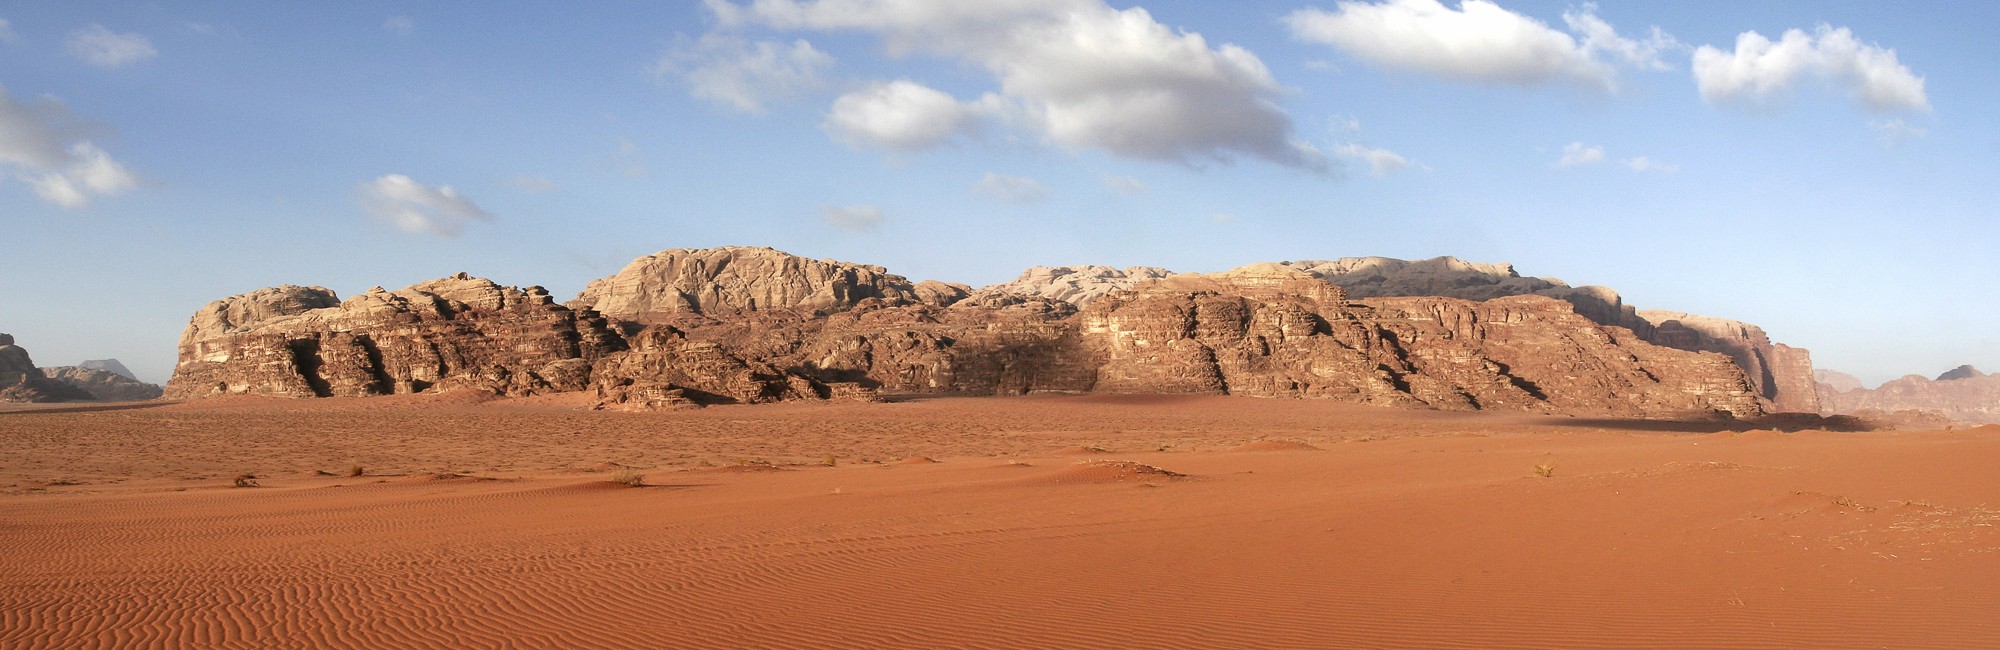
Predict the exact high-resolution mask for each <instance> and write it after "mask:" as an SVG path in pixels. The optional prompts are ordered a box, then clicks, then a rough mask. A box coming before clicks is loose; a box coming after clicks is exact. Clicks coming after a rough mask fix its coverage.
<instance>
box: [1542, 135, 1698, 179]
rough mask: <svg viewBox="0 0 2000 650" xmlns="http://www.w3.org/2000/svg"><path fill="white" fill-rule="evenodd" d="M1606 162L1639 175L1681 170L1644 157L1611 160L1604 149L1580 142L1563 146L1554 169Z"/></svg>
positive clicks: (1669, 172)
mask: <svg viewBox="0 0 2000 650" xmlns="http://www.w3.org/2000/svg"><path fill="white" fill-rule="evenodd" d="M1606 162H1615V163H1618V164H1619V165H1622V166H1624V167H1625V168H1626V169H1630V170H1632V171H1635V172H1640V173H1645V172H1659V173H1662V174H1672V173H1674V172H1678V171H1680V170H1681V168H1680V166H1679V165H1675V164H1672V163H1664V162H1660V161H1658V160H1654V159H1652V158H1649V157H1646V156H1634V157H1631V158H1619V159H1616V160H1613V159H1612V158H1611V157H1610V156H1608V155H1605V153H1604V147H1601V146H1597V145H1585V144H1584V143H1581V142H1571V143H1569V144H1568V145H1564V146H1563V153H1562V158H1560V159H1558V160H1556V164H1555V167H1557V168H1563V167H1582V166H1587V165H1600V164H1603V163H1606Z"/></svg>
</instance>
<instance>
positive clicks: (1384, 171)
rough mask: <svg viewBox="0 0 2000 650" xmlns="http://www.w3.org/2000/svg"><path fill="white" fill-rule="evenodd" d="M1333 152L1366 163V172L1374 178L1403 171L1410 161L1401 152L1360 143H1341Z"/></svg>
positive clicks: (1419, 166)
mask: <svg viewBox="0 0 2000 650" xmlns="http://www.w3.org/2000/svg"><path fill="white" fill-rule="evenodd" d="M1334 152H1335V153H1339V154H1340V155H1343V156H1347V157H1349V158H1356V159H1359V160H1361V161H1364V162H1366V163H1368V174H1369V175H1371V176H1374V177H1376V178H1381V177H1384V176H1388V175H1389V174H1392V173H1395V172H1399V171H1403V170H1405V169H1409V168H1410V167H1411V163H1410V160H1409V159H1408V158H1404V157H1403V155H1402V154H1399V153H1396V152H1394V151H1390V150H1388V149H1381V148H1376V147H1370V146H1367V145H1361V144H1344V145H1341V146H1340V147H1339V148H1337V149H1334ZM1417 167H1418V168H1420V169H1429V168H1428V167H1423V166H1422V165H1418V166H1417Z"/></svg>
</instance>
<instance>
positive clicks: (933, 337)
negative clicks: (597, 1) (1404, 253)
mask: <svg viewBox="0 0 2000 650" xmlns="http://www.w3.org/2000/svg"><path fill="white" fill-rule="evenodd" d="M1391 266H1394V265H1390V264H1387V263H1386V262H1385V261H1383V260H1380V259H1379V258H1376V259H1375V261H1374V262H1371V263H1370V264H1358V265H1349V266H1346V267H1343V266H1341V265H1340V264H1339V263H1334V262H1326V263H1291V264H1253V265H1250V266H1246V267H1242V268H1239V269H1235V270H1232V271H1228V272H1224V273H1216V274H1206V275H1202V274H1186V275H1170V274H1167V273H1166V272H1165V271H1163V270H1160V269H1153V268H1148V267H1133V268H1130V269H1122V270H1120V269H1113V268H1109V267H1044V268H1038V269H1031V270H1030V271H1029V272H1028V273H1026V274H1024V275H1023V276H1022V277H1021V278H1020V279H1017V280H1015V281H1014V282H1010V283H1005V284H1002V285H994V286H990V287H986V288H982V289H980V290H978V291H971V290H969V289H968V288H967V287H964V286H963V285H950V284H945V283H939V282H925V283H921V284H912V283H910V282H909V281H908V280H906V279H904V278H903V277H901V276H897V275H892V274H889V273H887V272H886V271H884V270H883V269H882V268H880V267H874V266H866V265H859V264H850V263H845V262H837V261H832V260H810V259H806V258H800V257H794V256H790V255H786V254H784V253H780V252H777V251H774V250H771V249H768V248H742V247H731V248H720V249H706V250H686V249H675V250H669V251H663V252H661V253H658V254H655V255H650V256H647V257H644V258H640V259H639V260H638V261H635V262H634V263H633V264H631V265H630V266H628V267H626V268H625V269H624V270H622V271H620V272H619V273H618V274H617V275H614V276H611V277H608V278H604V279H601V280H598V281H595V282H592V283H591V284H590V285H589V287H588V288H587V289H585V290H584V292H583V294H582V295H581V296H579V297H578V298H577V299H576V300H574V301H571V302H570V303H569V307H568V308H565V307H563V306H559V305H555V304H554V303H553V302H552V301H550V300H549V299H548V297H547V295H546V294H545V293H543V292H541V291H540V289H538V288H532V287H531V288H529V289H527V290H518V289H513V288H511V287H499V286H497V285H494V284H493V283H491V282H487V281H485V280H478V279H473V278H467V277H465V276H463V275H462V274H461V275H460V276H455V277H453V278H447V279H444V280H438V281H434V282H430V283H425V284H420V285H416V286H413V287H410V288H408V289H404V290H402V291H397V292H386V291H381V290H379V289H377V290H373V291H370V292H368V293H366V294H363V295H361V296H357V297H355V298H353V299H350V300H348V301H346V302H344V303H342V302H339V301H337V300H336V299H335V298H334V296H333V294H332V292H329V291H326V290H324V289H317V288H309V287H280V288H278V289H270V290H265V291H260V292H254V293H251V294H246V295H244V296H237V297H234V298H229V299H225V300H222V301H217V302H216V303H213V304H211V305H209V306H207V307H204V308H203V309H202V310H201V311H200V312H199V313H197V314H196V316H195V318H194V319H193V320H192V321H191V323H190V326H189V329H188V332H187V334H186V335H185V336H184V337H183V339H182V346H181V363H180V367H179V368H178V369H177V370H176V372H175V376H174V380H173V382H171V383H170V384H169V394H170V395H176V396H199V395H212V394H226V393H240V392H252V393H260V394H271V395H289V396H299V397H310V396H316V395H317V396H327V395H372V394H387V393H406V392H417V391H423V390H426V389H430V388H432V387H434V386H446V385H463V386H473V387H478V388H482V389H485V390H491V391H494V392H499V393H507V394H522V393H533V392H539V391H556V390H584V389H587V390H592V391H594V392H595V394H596V396H597V399H598V403H599V405H600V406H601V407H604V408H660V407H677V406H684V405H694V404H714V403H759V402H770V401H779V400H796V399H843V398H856V399H868V398H872V396H873V395H874V394H875V392H876V391H881V392H894V393H924V394H976V395H992V394H1022V393H1036V392H1092V391H1096V392H1147V393H1212V394H1230V395H1248V396H1263V397H1312V398H1326V399H1338V400H1345V401H1353V402H1360V403H1369V404H1383V405H1397V406H1410V407H1429V408H1442V409H1490V408H1503V409H1525V410H1535V411H1551V412H1565V413H1598V414H1616V415H1651V416H1661V415H1680V414H1690V413H1726V414H1733V415H1739V416H1748V415H1757V414H1761V413H1763V412H1765V410H1766V402H1764V401H1763V400H1761V399H1760V397H1759V394H1758V391H1757V388H1756V385H1755V384H1754V382H1753V381H1752V380H1751V378H1749V377H1748V376H1746V374H1745V373H1744V372H1743V371H1742V370H1741V369H1740V368H1738V367H1737V365H1736V363H1735V362H1733V361H1732V360H1731V359H1730V358H1729V357H1727V356H1724V355H1722V354H1717V353H1712V352H1693V351H1685V350H1679V349H1673V348H1669V347H1663V346H1658V345H1653V344H1651V343H1648V342H1647V341H1646V340H1645V339H1644V337H1643V336H1641V335H1639V334H1635V333H1633V332H1632V331H1631V330H1629V329H1626V328H1623V327H1615V326H1607V325H1605V324H1603V323H1600V322H1597V321H1595V320H1594V318H1595V317H1589V316H1586V315H1580V314H1579V308H1578V307H1577V305H1578V304H1592V305H1595V307H1592V309H1596V310H1597V311H1599V312H1602V313H1600V314H1599V316H1600V317H1601V316H1603V315H1604V314H1610V313H1622V312H1621V310H1623V309H1624V307H1623V306H1622V305H1621V304H1618V303H1617V302H1616V299H1617V298H1616V294H1615V293H1610V292H1609V291H1608V290H1605V291H1602V292H1599V291H1584V290H1573V289H1570V288H1568V287H1567V286H1566V285H1560V284H1559V283H1554V282H1550V281H1541V280H1535V281H1528V280H1527V279H1519V278H1518V277H1517V276H1514V277H1516V280H1518V281H1508V280H1505V279H1500V280H1493V278H1495V277H1501V276H1511V274H1512V269H1511V267H1484V266H1478V265H1467V264H1465V263H1463V262H1458V261H1456V260H1445V261H1439V260H1433V261H1427V262H1425V263H1407V264H1405V265H1404V266H1402V267H1397V268H1400V269H1403V270H1402V271H1401V272H1396V273H1391V272H1389V271H1386V270H1385V269H1389V268H1390V267H1391ZM1432 267H1436V269H1438V271H1437V273H1430V272H1428V271H1425V269H1431V268H1432ZM1342 268H1345V269H1346V270H1341V269H1342ZM1309 269H1316V270H1309ZM1426 273H1429V275H1426ZM1439 273H1443V274H1445V275H1444V276H1439V275H1438V274H1439ZM1452 273H1459V274H1461V275H1464V274H1469V275H1465V277H1476V278H1481V279H1480V280H1479V281H1478V282H1453V281H1447V280H1441V279H1438V277H1456V276H1451V275H1450V274H1452ZM1364 274H1375V275H1381V276H1382V277H1383V278H1385V279H1384V280H1382V281H1375V280H1367V279H1366V278H1364V277H1363V275H1364ZM1330 277H1340V278H1346V279H1349V280H1352V281H1354V282H1355V284H1356V286H1361V287H1364V291H1380V292H1382V293H1385V294H1386V293H1396V292H1402V291H1433V292H1439V293H1443V292H1446V291H1447V289H1450V290H1452V291H1460V292H1465V293H1468V295H1475V296H1477V298H1476V299H1463V298H1457V297H1449V296H1428V295H1419V296H1388V295H1379V296H1378V295H1370V296H1368V297H1365V298H1355V297H1354V296H1353V295H1351V294H1350V293H1349V292H1348V291H1346V290H1344V289H1343V288H1342V287H1341V286H1340V284H1339V283H1338V282H1334V281H1332V280H1330V279H1329V278H1330ZM1367 277H1373V275H1369V276H1367ZM1426 277H1428V278H1430V279H1422V278H1426ZM1388 278H1402V279H1401V280H1397V281H1396V282H1390V281H1389V280H1388ZM1487 280H1493V281H1490V282H1489V281H1487ZM1391 286H1394V287H1398V289H1397V290H1396V291H1389V290H1388V289H1386V287H1391ZM1453 287H1456V288H1455V289H1454V288H1453ZM1482 287H1483V288H1482ZM1587 289H1588V288H1587ZM1517 290H1518V292H1516V291H1517ZM1538 292H1540V293H1539V294H1538ZM1489 294H1490V295H1489ZM1577 296H1586V297H1589V296H1594V298H1591V299H1592V300H1597V301H1598V302H1597V303H1589V302H1587V301H1586V302H1578V300H1580V299H1578V298H1576V297H1577ZM1079 304H1082V305H1083V306H1082V307H1079V306H1078V305H1079ZM600 312H601V313H602V314H603V316H600V315H599V313H600ZM607 319H615V321H617V322H619V323H621V325H620V326H619V327H616V328H614V327H611V326H610V325H609V324H608V321H607ZM1647 327H1648V328H1649V329H1650V325H1648V326H1647Z"/></svg>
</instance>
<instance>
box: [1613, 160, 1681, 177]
mask: <svg viewBox="0 0 2000 650" xmlns="http://www.w3.org/2000/svg"><path fill="white" fill-rule="evenodd" d="M1618 164H1620V165H1624V166H1625V168H1626V169H1630V170H1632V171H1635V172H1639V173H1645V172H1659V173H1662V174H1672V173H1674V172H1677V171H1680V170H1681V166H1680V165H1675V164H1671V163H1663V162H1660V161H1658V160H1653V159H1651V158H1647V157H1645V156H1639V157H1636V158H1626V159H1624V160H1620V161H1618Z"/></svg>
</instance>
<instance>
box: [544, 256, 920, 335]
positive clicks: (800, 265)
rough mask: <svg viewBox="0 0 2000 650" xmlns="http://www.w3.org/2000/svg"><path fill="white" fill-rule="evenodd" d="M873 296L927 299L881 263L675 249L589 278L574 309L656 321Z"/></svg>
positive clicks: (819, 306) (844, 303)
mask: <svg viewBox="0 0 2000 650" xmlns="http://www.w3.org/2000/svg"><path fill="white" fill-rule="evenodd" d="M940 285H942V283H940ZM926 295H930V296H932V299H933V300H941V299H944V298H945V297H946V296H947V295H948V285H943V286H933V287H931V288H929V289H928V290H927V294H926ZM868 298H877V299H882V300H885V301H888V302H889V303H891V304H909V303H916V302H922V301H921V300H920V299H919V297H918V291H917V288H916V286H915V285H912V284H911V283H910V281H909V280H908V279H907V278H904V277H903V276H900V275H890V274H889V272H888V271H887V270H885V269H883V268H882V267H879V266H868V265H862V264H849V263H846V262H836V261H833V260H812V259H807V258H803V257H798V256H795V255H788V254H785V253H781V252H778V251H776V250H772V249H770V248H751V247H746V246H725V247H721V248H706V249H686V248H676V249H672V250H665V251H660V252H658V253H654V254H652V255H647V256H645V257H641V258H639V259H637V260H633V262H632V263H631V264H629V265H626V267H625V268H624V270H621V271H619V272H618V273H617V274H616V275H613V276H611V277H608V278H603V279H599V280H596V281H593V282H591V283H590V285H589V286H586V287H585V288H584V290H583V294H582V295H580V296H577V299H576V300H575V301H573V302H571V303H570V306H572V307H576V308H580V309H591V310H595V311H596V312H597V313H599V314H603V315H604V316H606V317H609V318H613V319H617V320H621V321H629V322H635V323H646V324H651V323H678V322H685V321H688V320H690V319H691V318H698V317H700V316H709V317H713V318H727V317H731V316H735V315H738V314H743V313H748V312H758V311H773V310H805V311H820V312H829V313H830V312H838V311H844V310H847V309H850V308H852V307H853V306H854V304H855V303H857V302H860V301H862V300H864V299H868Z"/></svg>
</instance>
